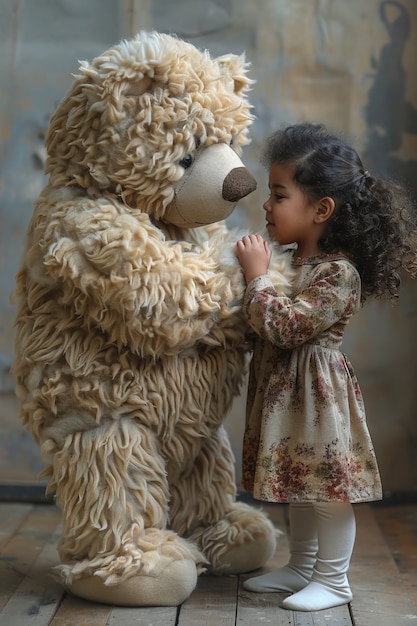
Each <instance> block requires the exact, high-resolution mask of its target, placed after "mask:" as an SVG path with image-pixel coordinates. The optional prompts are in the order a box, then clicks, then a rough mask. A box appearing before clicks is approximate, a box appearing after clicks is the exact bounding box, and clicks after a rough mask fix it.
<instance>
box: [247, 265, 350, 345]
mask: <svg viewBox="0 0 417 626" xmlns="http://www.w3.org/2000/svg"><path fill="white" fill-rule="evenodd" d="M359 297H360V279H359V275H358V273H357V272H356V270H355V269H354V268H353V266H352V265H351V264H350V263H348V262H347V261H342V262H341V261H333V262H329V263H322V264H320V265H318V266H317V274H316V277H315V280H314V282H313V283H312V284H311V285H310V286H309V287H308V288H306V289H305V290H304V291H302V292H301V293H299V294H298V295H297V296H296V297H295V298H293V299H291V298H287V297H284V296H279V295H278V294H277V293H276V291H275V289H274V287H273V285H272V282H271V280H270V279H269V277H268V276H265V275H263V276H258V277H257V278H255V279H253V280H252V282H251V283H250V284H249V285H248V287H247V290H246V294H245V298H244V305H243V312H244V314H245V316H246V318H247V320H248V322H249V325H250V326H251V328H252V329H253V330H254V331H255V332H256V333H257V335H259V336H260V337H262V338H263V339H266V340H268V341H270V342H271V343H273V344H274V345H276V346H278V347H281V348H284V349H292V348H295V347H297V346H299V345H302V344H303V343H307V342H309V341H311V340H312V339H314V337H316V336H318V335H320V334H321V333H322V332H323V331H324V330H326V329H327V328H329V327H330V326H332V325H333V324H335V323H336V322H337V321H338V320H340V319H341V318H342V317H346V316H349V315H351V314H353V313H354V311H355V310H356V308H357V306H358V301H359Z"/></svg>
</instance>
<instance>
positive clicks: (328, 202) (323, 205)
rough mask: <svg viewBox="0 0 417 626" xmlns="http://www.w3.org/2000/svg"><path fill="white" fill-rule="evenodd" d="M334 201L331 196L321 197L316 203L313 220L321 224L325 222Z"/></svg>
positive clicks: (332, 208) (329, 215) (331, 210)
mask: <svg viewBox="0 0 417 626" xmlns="http://www.w3.org/2000/svg"><path fill="white" fill-rule="evenodd" d="M334 207H335V203H334V200H333V198H330V197H329V196H326V197H325V198H321V199H320V200H319V201H318V202H317V204H316V214H315V216H314V222H315V223H316V224H322V223H323V222H327V220H328V219H329V217H331V216H332V215H333V211H334Z"/></svg>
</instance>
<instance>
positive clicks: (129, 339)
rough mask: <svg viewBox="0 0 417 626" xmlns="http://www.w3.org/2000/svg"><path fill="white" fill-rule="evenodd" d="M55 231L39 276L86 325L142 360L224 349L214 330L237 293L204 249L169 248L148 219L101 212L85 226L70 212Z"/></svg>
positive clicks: (172, 245) (179, 244)
mask: <svg viewBox="0 0 417 626" xmlns="http://www.w3.org/2000/svg"><path fill="white" fill-rule="evenodd" d="M146 217H147V216H146ZM68 222H70V223H68ZM109 222H110V223H111V226H109ZM54 224H55V227H57V225H58V224H59V230H58V231H57V230H55V232H50V233H49V240H50V243H49V247H48V249H47V253H46V254H45V256H44V259H43V261H42V262H43V264H44V273H46V274H47V277H48V278H47V279H48V280H50V279H51V277H53V279H54V280H55V281H56V282H57V284H59V285H60V286H61V291H62V295H61V297H60V302H61V304H62V305H63V306H64V307H66V309H67V310H70V308H71V307H73V308H74V309H75V315H76V316H77V317H78V318H79V319H80V320H83V321H84V323H87V324H88V325H95V326H98V327H99V328H101V330H102V331H103V332H105V333H106V334H107V335H108V336H109V338H110V340H111V341H114V342H116V343H119V344H120V343H122V344H124V345H129V346H130V348H131V349H132V350H133V351H136V352H139V353H140V354H142V355H152V356H155V355H163V354H176V353H178V352H179V351H180V350H183V349H186V348H189V347H191V346H193V345H194V344H195V343H196V342H198V341H199V340H202V339H204V340H205V341H206V342H208V343H213V344H216V345H218V344H219V343H221V341H222V338H221V337H219V336H218V334H219V333H218V328H217V324H218V321H219V317H220V318H221V317H230V312H229V311H228V308H229V303H230V302H231V301H232V300H233V298H234V293H233V290H232V288H231V285H232V283H231V281H230V278H229V276H228V275H227V273H226V272H223V271H221V268H220V266H219V263H218V262H217V260H216V259H215V258H213V253H212V249H211V248H210V247H209V246H205V247H204V246H203V247H202V248H200V247H197V246H191V247H190V244H186V243H184V242H177V243H173V242H167V241H165V240H164V239H163V237H162V235H161V234H160V233H159V231H157V230H156V229H154V228H153V227H152V226H151V225H150V224H149V223H148V220H147V219H142V220H138V219H136V218H133V217H132V216H126V215H123V216H117V215H116V216H114V215H112V220H110V218H109V216H108V214H107V213H106V212H104V210H103V214H102V216H101V217H100V215H98V214H97V212H96V213H94V215H93V213H92V212H90V214H89V215H87V217H86V216H84V218H83V219H82V220H81V219H77V218H76V217H75V216H73V217H71V212H70V211H67V212H66V213H65V215H64V216H63V219H62V220H60V222H59V223H58V222H57V221H55V222H54ZM50 230H51V229H50ZM47 234H48V233H47ZM46 240H48V237H46ZM39 274H40V272H37V276H39ZM212 331H213V332H212ZM211 332H212V334H211V335H210V333H211ZM210 337H211V338H210Z"/></svg>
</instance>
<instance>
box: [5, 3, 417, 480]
mask: <svg viewBox="0 0 417 626" xmlns="http://www.w3.org/2000/svg"><path fill="white" fill-rule="evenodd" d="M141 28H145V29H147V28H154V29H156V30H160V31H164V32H175V33H177V34H178V35H180V36H183V37H184V38H186V39H188V40H190V41H191V42H192V43H194V44H195V45H197V46H198V47H201V48H208V49H209V50H210V52H211V53H212V55H214V56H217V55H220V54H224V53H226V52H235V53H239V54H240V53H243V52H245V53H246V57H247V59H248V61H250V63H251V64H252V69H251V74H252V77H253V78H254V79H256V81H257V82H256V84H255V85H254V87H253V91H252V102H253V104H254V107H255V108H254V113H255V115H256V117H257V119H256V121H255V123H254V125H253V127H252V133H251V134H252V144H251V145H250V146H248V147H247V148H246V149H245V153H244V160H245V161H246V163H247V165H248V166H249V168H250V169H251V170H252V171H253V173H254V174H255V175H256V177H257V178H258V181H259V184H258V190H257V191H256V192H255V193H254V194H253V195H251V196H250V198H248V199H246V201H244V202H242V204H241V205H240V207H239V208H238V210H237V211H236V212H235V214H234V216H233V217H232V219H231V223H232V224H239V225H240V226H242V225H243V226H246V227H247V228H248V229H257V228H259V227H260V225H261V224H262V221H263V220H262V217H263V211H262V209H261V206H262V201H263V199H264V197H265V195H266V174H265V172H264V171H263V170H262V169H261V167H260V165H259V153H260V151H261V148H262V145H263V141H264V138H265V137H266V136H267V135H268V134H269V133H270V132H271V131H272V130H273V129H274V128H275V127H277V126H278V125H280V124H281V123H283V122H292V121H298V120H303V119H311V120H314V121H324V122H325V123H327V124H328V125H329V126H330V127H332V128H333V129H334V130H336V131H343V132H344V133H347V134H348V136H349V137H350V138H351V139H352V141H353V142H354V143H355V144H356V146H357V147H358V149H359V150H360V152H361V153H362V154H363V155H364V156H365V158H366V161H367V167H368V169H371V170H373V171H375V172H379V173H387V174H390V175H391V174H395V175H397V176H401V177H402V178H403V179H404V180H405V181H407V182H408V183H409V185H410V186H411V187H412V188H413V189H414V191H415V192H416V193H417V79H416V76H415V59H416V58H417V56H416V52H417V50H416V49H417V42H416V33H417V2H416V1H415V0H401V1H398V2H396V1H387V2H382V1H380V0H365V1H364V0H350V1H349V2H346V0H314V1H313V0H291V1H289V0H176V1H175V0H174V1H173V0H120V1H117V0H36V1H34V0H0V93H1V98H0V246H1V253H0V281H1V282H0V390H3V391H6V390H10V389H12V386H13V381H12V380H11V379H10V377H9V374H8V368H9V366H10V363H11V360H12V357H13V332H12V320H13V315H14V312H13V309H12V307H11V305H10V303H9V301H8V294H9V293H10V291H11V290H12V288H13V284H14V274H15V271H16V268H17V265H18V259H19V254H20V248H21V244H22V238H23V236H24V232H25V229H26V224H27V222H28V220H29V217H30V214H31V211H32V203H33V200H34V199H35V198H36V196H37V194H38V193H39V191H40V189H41V187H42V186H43V184H44V178H43V174H42V168H43V163H44V149H43V136H44V133H45V129H46V126H47V122H48V117H49V115H50V114H51V113H52V111H53V110H54V108H55V106H56V105H57V103H58V102H59V100H60V99H61V97H62V96H63V95H64V93H65V92H66V91H67V89H68V87H69V85H70V83H71V80H72V78H71V73H76V71H77V68H78V59H84V58H88V59H90V58H92V57H93V56H95V55H97V54H99V53H100V52H101V51H102V50H103V49H105V48H107V47H108V46H110V45H111V44H113V43H115V42H117V41H118V40H119V39H120V38H122V37H126V36H130V35H131V34H133V33H134V32H135V31H136V30H139V29H141ZM416 319H417V285H416V284H411V283H410V282H408V281H406V283H405V289H404V293H403V297H402V300H401V303H400V305H399V306H398V307H396V308H392V307H390V305H388V304H386V303H380V302H379V303H370V304H369V305H367V306H366V308H365V309H364V310H363V311H361V313H360V314H359V315H358V316H357V318H356V319H355V320H354V322H353V323H352V325H351V328H350V329H349V331H348V334H347V336H346V340H345V343H344V348H345V351H346V352H347V353H348V355H349V357H350V358H351V360H352V361H353V364H354V367H355V369H356V371H357V373H358V376H359V379H360V382H361V386H362V390H363V392H364V396H365V400H366V403H367V408H368V421H369V424H370V428H371V431H372V434H373V439H374V442H375V446H376V449H377V453H378V457H379V462H380V465H381V471H382V475H383V480H384V485H385V488H386V489H387V490H415V489H416V486H417V485H416V478H417V463H416V457H417V445H416V440H417V420H416V419H415V405H416V397H415V395H416V394H415V384H414V379H415V373H416V369H417V368H416V365H417V363H416V361H417V356H416V355H415V352H416V350H415V346H416V332H417V331H416V328H417V324H416ZM243 405H244V398H243V397H242V398H240V399H239V400H238V401H237V402H236V406H235V408H234V411H233V413H232V415H231V416H230V417H229V420H228V424H229V429H230V432H231V436H232V439H233V443H234V447H235V451H236V456H237V458H238V466H237V467H238V476H239V458H240V446H241V432H242V426H243V421H242V411H243ZM14 419H15V416H14V415H13V416H12V418H11V419H9V420H8V421H7V423H6V422H5V421H4V419H3V426H2V425H1V420H0V434H3V435H4V437H3V442H4V444H3V446H4V447H3V450H1V449H0V459H1V458H3V471H4V468H5V466H6V463H8V457H7V454H9V453H8V452H7V451H6V452H5V451H4V450H5V449H6V448H7V447H8V443H10V442H12V443H13V445H12V448H13V450H14V451H16V450H18V449H19V447H20V448H23V447H24V445H26V444H27V442H26V440H25V435H24V434H23V433H21V432H20V427H19V426H17V425H16V426H14V422H13V420H14ZM5 424H6V425H5ZM9 449H10V446H9ZM1 467H2V466H1V464H0V469H1ZM30 471H33V463H32V465H31V469H30Z"/></svg>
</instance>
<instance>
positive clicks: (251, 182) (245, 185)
mask: <svg viewBox="0 0 417 626" xmlns="http://www.w3.org/2000/svg"><path fill="white" fill-rule="evenodd" d="M255 189H256V180H255V179H254V177H253V176H252V174H250V172H248V170H247V169H246V167H235V168H234V169H233V170H232V171H231V172H229V174H228V175H227V176H226V178H225V179H224V183H223V191H222V196H223V199H224V200H227V201H228V202H237V201H238V200H240V199H241V198H244V197H245V196H248V195H249V194H250V193H252V191H255Z"/></svg>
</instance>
